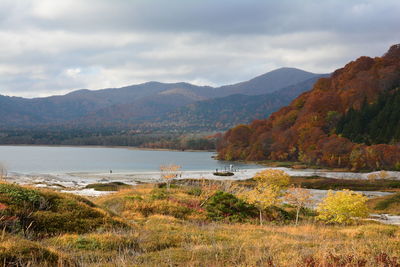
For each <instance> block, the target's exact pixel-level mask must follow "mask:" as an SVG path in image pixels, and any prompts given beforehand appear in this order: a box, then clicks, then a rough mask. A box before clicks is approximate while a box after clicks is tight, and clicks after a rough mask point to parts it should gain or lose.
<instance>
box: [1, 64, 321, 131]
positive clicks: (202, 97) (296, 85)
mask: <svg viewBox="0 0 400 267" xmlns="http://www.w3.org/2000/svg"><path fill="white" fill-rule="evenodd" d="M323 76H324V75H321V74H314V73H310V72H306V71H303V70H299V69H295V68H280V69H277V70H274V71H271V72H268V73H266V74H263V75H260V76H258V77H255V78H253V79H251V80H248V81H245V82H241V83H237V84H232V85H226V86H221V87H211V86H197V85H193V84H189V83H184V82H180V83H160V82H147V83H143V84H138V85H131V86H126V87H122V88H108V89H102V90H93V91H92V90H87V89H83V90H77V91H74V92H71V93H68V94H66V95H60V96H50V97H44V98H32V99H27V98H21V97H9V96H3V95H0V118H1V121H0V127H2V128H7V127H25V128H29V127H43V126H46V127H48V126H51V125H54V126H65V127H70V128H71V127H72V128H73V127H80V128H85V127H91V128H93V127H95V128H106V127H115V126H118V127H122V128H124V127H131V128H135V127H136V128H150V129H167V130H168V129H176V128H179V129H187V130H199V129H200V130H224V129H227V128H229V127H232V126H233V125H235V124H236V123H247V122H249V121H251V120H252V119H258V118H265V117H266V116H268V115H269V114H270V113H271V112H273V111H276V110H277V109H279V108H280V107H282V106H283V105H286V104H288V103H289V102H290V101H291V100H292V99H294V98H295V97H296V96H298V95H299V94H300V93H302V92H304V91H307V90H309V89H310V88H311V87H312V85H313V83H314V82H315V81H316V80H317V79H318V78H320V77H323Z"/></svg>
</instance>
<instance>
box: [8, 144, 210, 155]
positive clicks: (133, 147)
mask: <svg viewBox="0 0 400 267" xmlns="http://www.w3.org/2000/svg"><path fill="white" fill-rule="evenodd" d="M2 146H14V147H20V146H28V147H72V148H75V147H76V148H121V149H129V150H143V151H174V152H214V153H215V152H217V151H216V150H196V149H185V150H182V149H172V148H148V147H137V146H101V145H51V144H0V147H2Z"/></svg>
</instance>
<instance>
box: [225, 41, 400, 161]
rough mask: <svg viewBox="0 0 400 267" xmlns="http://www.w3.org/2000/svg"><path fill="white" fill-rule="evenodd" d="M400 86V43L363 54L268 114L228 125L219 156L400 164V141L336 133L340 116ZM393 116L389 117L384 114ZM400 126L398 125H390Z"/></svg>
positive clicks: (370, 102) (247, 158) (227, 157)
mask: <svg viewBox="0 0 400 267" xmlns="http://www.w3.org/2000/svg"><path fill="white" fill-rule="evenodd" d="M399 86H400V45H394V46H392V47H391V48H390V49H389V51H388V52H387V53H386V54H385V55H384V56H382V57H377V58H370V57H360V58H359V59H357V60H356V61H353V62H350V63H349V64H347V65H346V66H345V67H344V68H342V69H338V70H336V71H335V72H334V73H333V74H332V75H331V77H330V78H321V79H319V80H318V82H317V83H316V84H315V85H314V87H313V89H312V90H311V91H309V92H306V93H303V94H302V95H300V96H299V97H298V98H296V99H295V100H294V101H293V102H292V103H291V104H290V105H289V106H287V107H284V108H282V109H281V110H279V111H278V112H276V113H274V114H272V115H271V116H270V117H269V118H268V119H265V120H259V121H254V122H253V123H251V124H250V125H239V126H236V127H235V128H233V129H230V130H229V131H228V132H227V133H226V134H225V135H224V139H223V141H222V142H221V144H220V147H219V149H218V151H219V158H220V159H229V160H232V159H246V160H265V159H269V160H291V161H301V162H304V163H309V164H321V165H327V166H331V167H351V168H353V169H365V168H368V169H381V168H389V169H396V168H400V145H399V143H398V141H397V144H393V145H388V144H377V145H372V146H368V145H366V144H356V143H354V142H352V141H350V140H349V139H347V138H345V137H341V136H339V135H337V134H335V132H336V127H337V124H338V122H339V120H340V119H341V117H342V116H344V115H345V114H347V113H348V112H349V110H351V109H355V110H360V109H361V107H362V106H363V103H364V102H365V101H367V103H369V104H371V105H372V104H373V103H375V102H377V100H378V99H379V97H380V95H382V94H387V93H393V92H394V91H395V90H398V89H396V88H398V87H399ZM381 120H388V121H390V120H389V118H381ZM392 126H397V125H392Z"/></svg>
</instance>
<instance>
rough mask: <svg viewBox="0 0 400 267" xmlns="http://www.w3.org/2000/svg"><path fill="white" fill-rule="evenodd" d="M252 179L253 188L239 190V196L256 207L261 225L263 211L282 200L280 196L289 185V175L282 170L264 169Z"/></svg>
mask: <svg viewBox="0 0 400 267" xmlns="http://www.w3.org/2000/svg"><path fill="white" fill-rule="evenodd" d="M253 179H254V180H255V182H256V184H255V186H254V188H253V189H252V190H244V191H242V192H240V193H239V196H240V197H242V198H244V199H245V200H246V201H247V202H248V203H250V204H253V205H254V206H255V207H257V209H258V211H259V217H260V224H261V225H262V224H263V212H264V211H265V210H266V209H268V208H269V207H272V206H276V205H277V204H279V203H281V202H282V200H281V198H280V197H281V196H282V195H283V190H284V189H285V188H287V187H288V185H289V175H287V174H286V173H285V172H284V171H282V170H274V169H266V170H263V171H260V172H258V173H256V175H255V176H254V177H253Z"/></svg>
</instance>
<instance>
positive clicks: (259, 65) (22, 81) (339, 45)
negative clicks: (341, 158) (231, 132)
mask: <svg viewBox="0 0 400 267" xmlns="http://www.w3.org/2000/svg"><path fill="white" fill-rule="evenodd" d="M399 25H400V1H399V0H68V1H66V0H65V1H56V0H0V94H2V95H10V96H22V97H42V96H48V95H54V94H65V93H67V92H70V91H73V90H76V89H82V88H87V89H101V88H110V87H121V86H126V85H131V84H137V83H143V82H147V81H160V82H178V81H185V82H190V83H193V84H197V85H211V86H219V85H225V84H232V83H236V82H240V81H244V80H248V79H251V78H253V77H255V76H257V75H260V74H263V73H266V72H268V71H271V70H274V69H277V68H280V67H296V68H300V69H304V70H307V71H311V72H315V73H328V72H332V71H334V70H335V69H337V68H340V67H342V66H344V65H345V64H346V63H347V62H349V61H351V60H354V59H356V58H357V57H360V56H363V55H366V56H371V57H375V56H381V55H382V54H384V53H385V52H386V51H387V50H388V48H389V47H390V46H391V45H392V44H396V43H400V27H399Z"/></svg>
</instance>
